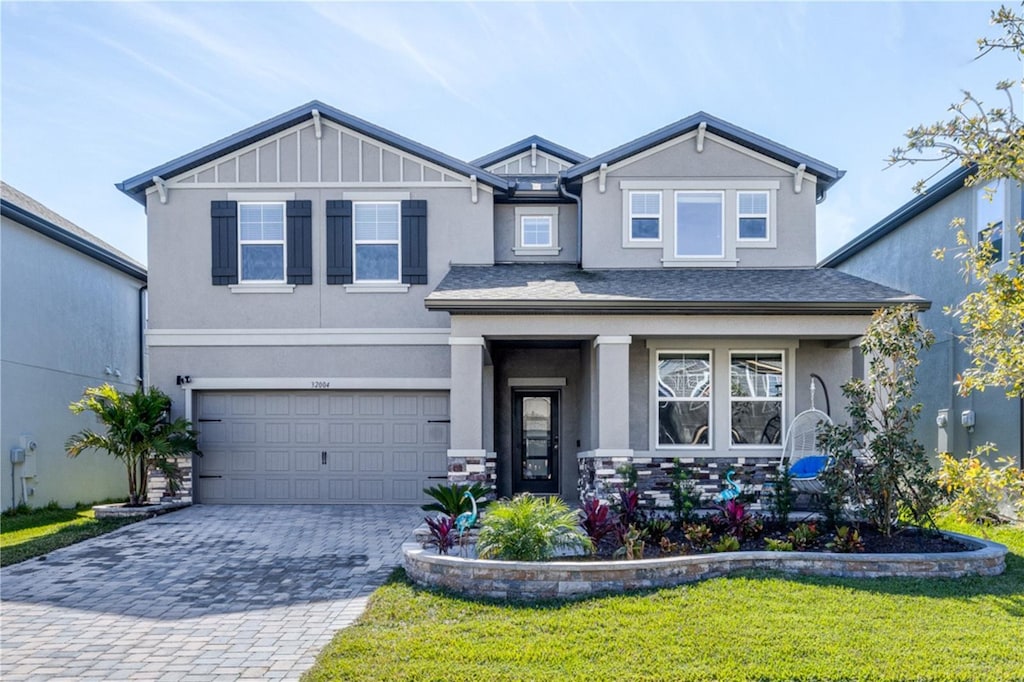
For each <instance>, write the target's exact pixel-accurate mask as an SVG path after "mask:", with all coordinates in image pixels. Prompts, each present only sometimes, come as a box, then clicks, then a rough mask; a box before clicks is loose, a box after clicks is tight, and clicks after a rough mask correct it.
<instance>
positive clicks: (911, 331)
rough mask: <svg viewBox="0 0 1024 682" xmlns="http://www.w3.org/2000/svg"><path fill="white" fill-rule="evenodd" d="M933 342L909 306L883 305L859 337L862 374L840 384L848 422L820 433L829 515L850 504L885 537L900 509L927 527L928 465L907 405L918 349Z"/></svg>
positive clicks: (916, 411) (915, 412) (915, 408)
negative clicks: (861, 455) (827, 459)
mask: <svg viewBox="0 0 1024 682" xmlns="http://www.w3.org/2000/svg"><path fill="white" fill-rule="evenodd" d="M933 340H934V337H933V336H932V333H931V332H929V331H928V330H926V329H924V328H923V327H922V326H921V324H920V322H919V321H918V319H917V315H916V314H915V312H914V309H913V308H912V307H911V306H899V307H896V308H883V309H881V310H878V311H877V312H875V314H874V316H873V317H872V319H871V324H870V325H869V326H868V329H867V331H866V332H865V334H864V339H863V341H862V343H861V349H862V351H863V352H864V356H865V361H866V367H867V380H866V381H862V380H860V379H853V380H851V381H848V382H847V383H846V384H844V385H843V395H844V396H846V398H847V400H848V401H849V407H847V412H848V413H849V416H850V422H849V424H842V425H835V426H826V427H825V430H824V433H823V436H822V440H823V444H824V445H825V447H826V448H827V449H828V451H829V452H831V453H832V455H833V456H834V457H835V465H834V466H833V467H831V468H830V469H829V471H828V472H827V475H826V477H825V483H826V486H827V488H828V493H827V495H826V497H827V499H828V502H829V504H830V505H831V506H832V512H833V514H835V513H836V509H838V508H839V507H840V506H842V505H848V504H850V503H852V504H855V505H857V506H859V507H861V508H862V509H863V510H864V512H865V513H866V514H867V517H868V520H869V521H870V522H871V523H873V524H874V525H875V526H876V527H878V529H879V530H880V531H882V532H883V533H885V534H886V535H888V534H890V533H891V532H892V529H893V528H894V527H895V525H896V522H897V520H898V518H899V515H900V512H901V511H902V510H906V511H908V512H909V513H910V515H911V516H912V517H913V518H914V520H915V522H917V523H918V524H924V523H928V524H929V525H934V524H933V523H932V522H931V516H930V511H931V508H932V506H933V505H934V492H933V491H934V485H933V484H932V478H931V466H930V465H929V463H928V457H927V455H926V454H925V450H924V446H922V445H921V444H920V443H918V442H917V441H916V440H914V436H913V432H914V424H915V422H916V421H917V418H918V416H919V415H920V412H921V405H920V403H918V404H911V403H910V399H911V396H912V395H913V393H914V387H915V386H916V385H917V379H916V378H915V376H914V372H915V370H916V369H917V366H918V363H919V360H918V352H919V351H920V350H922V349H926V348H928V347H929V346H931V344H932V342H933ZM859 449H863V450H864V451H865V453H866V454H867V457H866V458H865V459H866V462H865V463H863V464H860V463H858V461H857V457H856V451H857V450H859Z"/></svg>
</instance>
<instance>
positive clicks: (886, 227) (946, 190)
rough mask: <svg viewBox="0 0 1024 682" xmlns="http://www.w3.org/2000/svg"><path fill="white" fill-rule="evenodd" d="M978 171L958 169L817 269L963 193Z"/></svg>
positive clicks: (842, 259) (835, 262) (834, 263)
mask: <svg viewBox="0 0 1024 682" xmlns="http://www.w3.org/2000/svg"><path fill="white" fill-rule="evenodd" d="M976 170H977V167H976V166H973V165H972V166H968V167H964V168H958V169H957V170H956V171H955V172H954V173H951V174H949V175H947V176H946V177H944V178H943V179H942V180H939V181H938V182H937V183H935V184H934V185H932V186H931V187H929V188H927V189H926V190H925V191H924V193H923V194H920V195H918V196H917V197H914V198H913V199H911V200H910V201H908V202H907V203H905V204H903V205H902V206H900V207H899V208H898V209H896V210H895V211H893V212H892V213H890V214H889V215H887V216H886V217H884V218H882V220H881V221H879V222H877V223H875V224H874V225H872V226H871V227H869V228H868V229H867V230H865V231H864V232H861V233H860V234H859V235H858V236H856V237H854V238H853V239H851V240H850V241H849V242H847V243H846V244H844V245H843V246H841V247H839V248H838V249H836V250H835V251H833V252H832V253H831V254H830V255H828V256H826V257H825V258H824V259H823V260H822V261H821V262H820V263H818V267H819V268H834V267H836V266H837V265H840V264H842V263H844V262H845V261H847V260H848V259H850V258H852V257H853V256H855V255H857V254H858V253H860V252H861V251H863V250H864V249H866V248H868V247H869V246H871V245H872V244H874V243H875V242H877V241H878V240H879V239H881V238H882V237H884V236H885V235H887V234H889V233H890V232H893V231H894V230H897V229H899V228H900V226H902V225H903V224H904V223H906V222H907V221H909V220H912V219H913V218H916V217H917V216H919V215H920V214H922V213H924V212H925V211H927V210H928V209H929V208H931V207H932V206H934V205H935V204H937V203H939V202H940V201H942V200H943V199H945V198H946V197H948V196H949V195H951V194H953V193H954V192H956V191H957V190H959V189H963V186H964V180H966V179H967V178H968V177H969V176H971V175H972V174H973V173H974V172H975V171H976Z"/></svg>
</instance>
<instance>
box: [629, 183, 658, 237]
mask: <svg viewBox="0 0 1024 682" xmlns="http://www.w3.org/2000/svg"><path fill="white" fill-rule="evenodd" d="M660 239H661V192H630V193H629V240H630V241H634V242H638V241H658V240H660Z"/></svg>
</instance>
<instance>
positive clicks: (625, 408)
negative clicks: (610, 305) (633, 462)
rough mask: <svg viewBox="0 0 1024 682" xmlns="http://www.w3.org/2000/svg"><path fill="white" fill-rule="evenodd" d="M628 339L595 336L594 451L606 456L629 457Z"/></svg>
mask: <svg viewBox="0 0 1024 682" xmlns="http://www.w3.org/2000/svg"><path fill="white" fill-rule="evenodd" d="M632 340H633V339H632V337H629V336H598V337H597V338H596V339H594V349H595V352H596V353H597V358H596V360H597V361H596V363H595V364H596V367H597V405H596V409H595V410H594V413H595V416H596V417H597V429H596V432H597V443H595V450H596V451H597V452H598V453H600V454H601V455H607V456H625V457H628V456H631V455H632V454H633V451H632V450H630V448H629V344H630V342H631V341H632Z"/></svg>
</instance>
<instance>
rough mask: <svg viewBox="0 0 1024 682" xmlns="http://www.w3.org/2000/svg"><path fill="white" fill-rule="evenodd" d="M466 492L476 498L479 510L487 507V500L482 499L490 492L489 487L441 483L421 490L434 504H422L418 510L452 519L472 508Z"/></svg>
mask: <svg viewBox="0 0 1024 682" xmlns="http://www.w3.org/2000/svg"><path fill="white" fill-rule="evenodd" d="M466 491H469V493H470V494H472V495H473V497H474V498H476V505H477V507H478V508H479V509H483V508H484V507H486V506H487V505H488V503H489V500H486V499H484V497H485V496H486V495H489V494H490V492H491V487H490V486H489V485H484V484H483V483H478V482H473V483H451V484H448V483H443V484H441V485H433V486H430V487H429V488H424V489H423V492H424V493H426V494H427V495H428V496H430V497H432V498H434V499H435V500H436V502H431V503H429V504H424V505H422V506H421V507H420V509H422V510H423V511H433V512H441V513H442V514H447V515H448V516H450V517H452V518H453V519H454V518H456V517H457V516H458V515H459V514H461V513H463V512H467V511H469V510H470V507H471V506H472V505H471V504H470V501H469V498H467V497H466Z"/></svg>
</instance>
